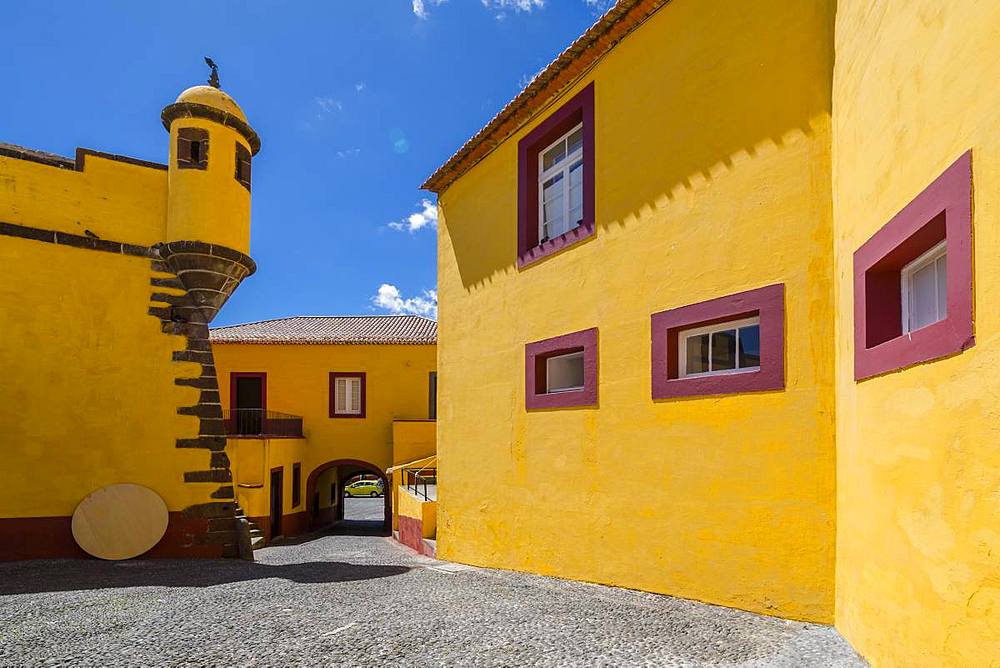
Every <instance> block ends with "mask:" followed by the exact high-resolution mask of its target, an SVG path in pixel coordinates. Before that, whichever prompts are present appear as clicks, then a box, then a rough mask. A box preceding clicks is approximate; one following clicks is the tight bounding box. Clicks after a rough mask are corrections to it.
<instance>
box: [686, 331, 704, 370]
mask: <svg viewBox="0 0 1000 668" xmlns="http://www.w3.org/2000/svg"><path fill="white" fill-rule="evenodd" d="M708 337H709V335H708V334H701V335H700V336H689V337H688V338H687V358H686V360H685V361H686V363H687V367H686V373H689V374H690V373H704V372H706V371H708Z"/></svg>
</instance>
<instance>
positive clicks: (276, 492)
mask: <svg viewBox="0 0 1000 668" xmlns="http://www.w3.org/2000/svg"><path fill="white" fill-rule="evenodd" d="M283 478H284V470H283V469H280V468H279V469H274V470H273V471H271V538H272V539H273V538H275V537H277V536H282V535H284V534H282V528H281V516H282V514H283V513H282V507H283V506H282V494H283V492H284V489H283V487H284V485H283V482H284V480H283Z"/></svg>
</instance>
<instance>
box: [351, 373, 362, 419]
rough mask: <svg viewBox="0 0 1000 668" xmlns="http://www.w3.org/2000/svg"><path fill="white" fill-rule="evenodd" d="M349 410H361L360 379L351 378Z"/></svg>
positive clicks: (358, 411)
mask: <svg viewBox="0 0 1000 668" xmlns="http://www.w3.org/2000/svg"><path fill="white" fill-rule="evenodd" d="M351 412H352V413H360V412H361V379H360V378H352V379H351Z"/></svg>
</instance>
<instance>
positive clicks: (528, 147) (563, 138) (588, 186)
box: [517, 84, 594, 267]
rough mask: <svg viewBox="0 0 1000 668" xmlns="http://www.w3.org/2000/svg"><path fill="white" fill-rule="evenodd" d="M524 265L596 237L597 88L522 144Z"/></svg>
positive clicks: (519, 242) (520, 222)
mask: <svg viewBox="0 0 1000 668" xmlns="http://www.w3.org/2000/svg"><path fill="white" fill-rule="evenodd" d="M517 150H518V182H517V193H518V204H517V252H518V267H525V266H527V265H529V264H531V263H533V262H536V261H538V260H541V259H542V258H544V257H546V256H548V255H551V254H553V253H556V252H558V251H560V250H562V249H564V248H566V247H567V246H570V245H572V244H574V243H577V242H579V241H582V240H584V239H586V238H588V237H590V236H592V235H593V233H594V85H593V84H590V85H588V86H587V87H586V88H584V89H583V90H582V91H580V92H579V93H577V94H576V95H575V96H574V97H572V98H571V99H570V100H569V101H567V102H566V103H565V104H564V105H563V106H561V107H560V108H559V109H557V110H556V111H555V112H554V113H553V114H552V115H550V116H549V117H548V118H546V119H545V120H544V121H542V122H541V123H540V124H539V125H538V126H537V127H536V128H535V129H534V130H532V131H531V132H529V133H528V134H527V135H526V136H525V137H524V138H523V139H521V141H520V142H518V145H517Z"/></svg>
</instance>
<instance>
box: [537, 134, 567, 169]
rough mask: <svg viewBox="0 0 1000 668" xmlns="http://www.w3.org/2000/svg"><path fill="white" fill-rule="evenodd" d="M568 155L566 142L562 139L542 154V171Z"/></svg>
mask: <svg viewBox="0 0 1000 668" xmlns="http://www.w3.org/2000/svg"><path fill="white" fill-rule="evenodd" d="M565 157H566V142H565V141H560V142H559V143H558V144H556V145H555V146H553V147H552V148H550V149H549V150H547V151H546V152H545V153H543V154H542V171H545V170H547V169H549V168H551V167H553V166H554V165H556V164H557V163H559V162H560V161H561V160H562V159H563V158H565Z"/></svg>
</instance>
